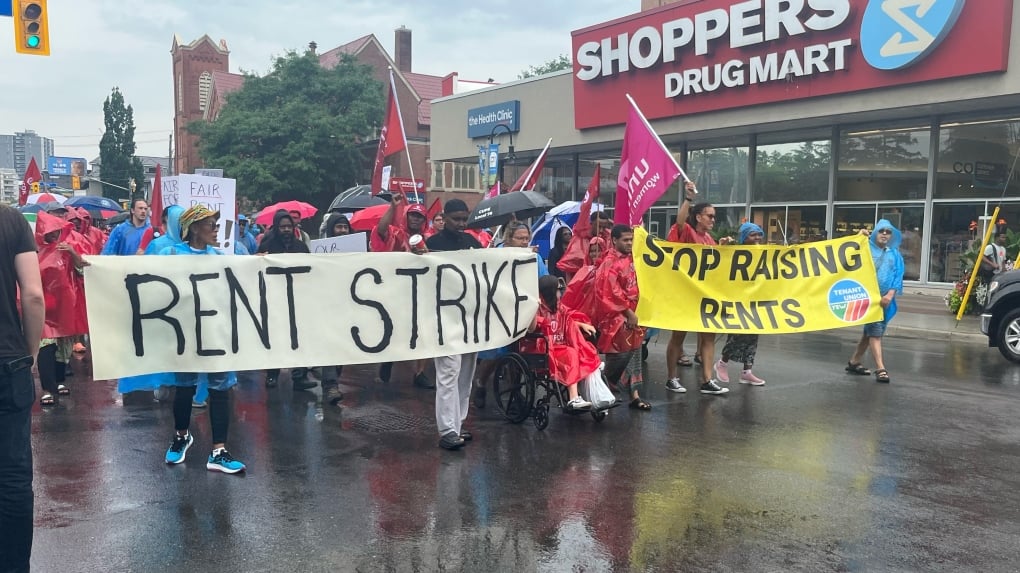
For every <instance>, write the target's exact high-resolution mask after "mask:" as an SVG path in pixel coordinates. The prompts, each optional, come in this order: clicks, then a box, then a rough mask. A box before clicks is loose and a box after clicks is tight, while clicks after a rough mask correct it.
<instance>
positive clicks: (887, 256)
mask: <svg viewBox="0 0 1020 573" xmlns="http://www.w3.org/2000/svg"><path fill="white" fill-rule="evenodd" d="M902 240H903V236H902V235H901V234H900V230H899V229H897V228H896V227H894V226H893V224H892V223H890V222H889V221H887V220H885V219H882V220H880V221H879V222H878V223H877V224H876V225H875V230H874V231H872V232H871V238H870V244H871V258H872V259H874V261H875V272H876V273H877V275H878V291H879V293H881V295H882V300H881V302H880V304H881V305H882V309H883V311H884V312H883V316H882V320H880V321H878V322H872V323H871V324H866V325H864V333H863V334H862V335H861V340H860V342H858V343H857V349H856V350H855V351H854V355H853V356H851V357H850V362H849V363H847V365H846V371H847V372H849V373H850V374H858V375H861V376H868V375H870V374H871V371H870V370H868V369H867V368H865V367H864V365H862V364H861V360H863V358H864V353H865V352H867V351H868V349H870V350H871V355H872V356H873V357H874V358H875V380H876V381H877V382H883V383H886V384H888V383H889V380H890V379H889V371H888V370H886V368H885V362H884V361H883V359H882V336H883V335H884V334H885V330H886V328H887V327H888V326H889V321H891V320H892V319H893V317H894V316H896V295H900V294H903V271H904V264H903V255H901V254H900V250H899V249H900V242H902Z"/></svg>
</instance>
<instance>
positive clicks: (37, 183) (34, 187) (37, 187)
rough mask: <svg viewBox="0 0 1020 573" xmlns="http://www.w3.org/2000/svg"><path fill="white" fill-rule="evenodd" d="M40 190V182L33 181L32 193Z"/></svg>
mask: <svg viewBox="0 0 1020 573" xmlns="http://www.w3.org/2000/svg"><path fill="white" fill-rule="evenodd" d="M38 192H39V182H38V181H33V182H32V193H33V194H35V193H38Z"/></svg>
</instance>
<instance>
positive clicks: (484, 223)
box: [467, 191, 556, 229]
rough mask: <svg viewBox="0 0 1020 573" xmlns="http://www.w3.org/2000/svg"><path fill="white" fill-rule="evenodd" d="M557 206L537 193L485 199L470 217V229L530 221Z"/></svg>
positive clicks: (510, 194)
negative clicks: (517, 220) (513, 220)
mask: <svg viewBox="0 0 1020 573" xmlns="http://www.w3.org/2000/svg"><path fill="white" fill-rule="evenodd" d="M555 206H556V205H554V204H553V202H552V201H550V200H549V198H548V197H546V196H545V195H543V194H541V193H538V192H537V191H514V192H512V193H503V194H502V195H497V196H495V197H493V198H491V199H485V200H483V201H482V202H481V203H479V204H478V206H477V207H475V210H474V211H472V212H471V216H470V217H468V225H467V226H468V227H469V228H471V229H484V228H485V227H493V226H496V225H503V224H505V223H507V222H509V221H510V220H511V219H514V218H517V219H530V218H532V217H538V216H539V215H542V214H544V213H545V212H546V211H548V210H549V209H552V208H553V207H555Z"/></svg>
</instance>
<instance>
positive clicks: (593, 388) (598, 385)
mask: <svg viewBox="0 0 1020 573" xmlns="http://www.w3.org/2000/svg"><path fill="white" fill-rule="evenodd" d="M603 368H605V364H600V365H599V367H598V370H596V371H594V372H592V373H591V374H589V375H588V377H587V378H585V379H584V394H585V398H587V400H588V401H589V402H591V409H592V410H606V409H608V408H612V407H613V405H614V404H616V396H613V392H612V391H611V390H610V389H609V386H607V385H606V382H605V380H603V379H602V369H603Z"/></svg>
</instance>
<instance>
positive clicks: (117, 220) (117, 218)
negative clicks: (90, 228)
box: [106, 211, 131, 226]
mask: <svg viewBox="0 0 1020 573" xmlns="http://www.w3.org/2000/svg"><path fill="white" fill-rule="evenodd" d="M130 216H131V212H130V211H124V212H123V213H117V214H116V215H114V216H113V217H110V218H109V219H107V220H106V224H107V225H111V226H112V225H120V224H121V223H123V222H124V221H127V220H128V217H130Z"/></svg>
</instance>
